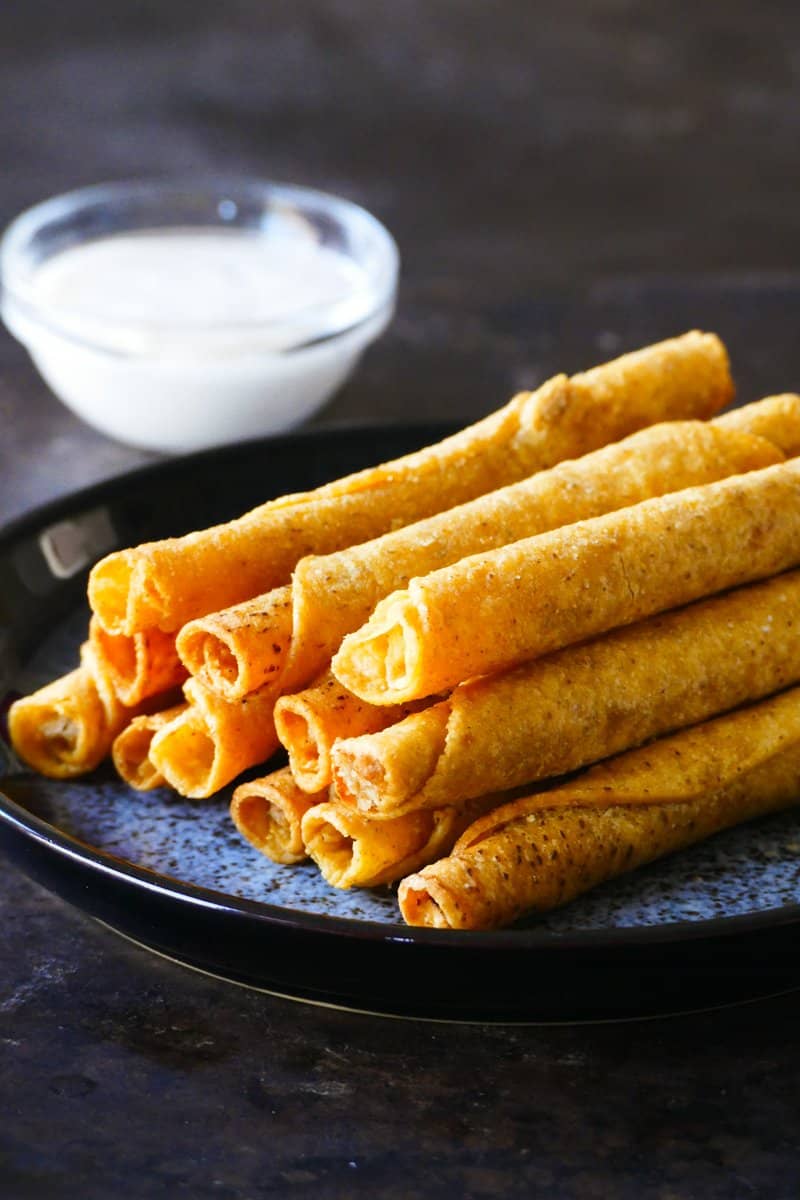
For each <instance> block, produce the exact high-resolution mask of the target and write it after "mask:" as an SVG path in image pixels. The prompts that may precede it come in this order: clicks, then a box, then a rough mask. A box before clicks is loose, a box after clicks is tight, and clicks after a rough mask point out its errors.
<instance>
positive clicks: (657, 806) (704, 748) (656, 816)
mask: <svg viewBox="0 0 800 1200" xmlns="http://www.w3.org/2000/svg"><path fill="white" fill-rule="evenodd" d="M798 800H800V689H798V688H793V689H792V690H791V691H789V692H785V693H783V694H781V695H779V696H777V697H775V698H773V699H770V700H764V701H762V702H761V703H759V704H757V705H755V706H753V707H751V708H746V709H740V710H738V711H737V712H735V713H732V714H729V715H727V716H724V717H719V718H717V719H716V720H714V721H709V722H707V723H705V724H703V725H697V726H694V727H693V728H691V729H687V730H683V731H682V732H680V733H677V734H674V735H672V736H671V737H668V738H664V739H662V740H661V741H657V742H653V743H652V744H651V745H649V746H645V747H642V748H641V749H638V750H632V751H629V752H627V753H626V754H623V755H620V756H619V757H618V758H614V759H610V760H609V761H608V762H605V763H601V764H599V765H598V766H596V767H593V768H592V769H591V770H590V771H588V772H587V773H586V774H585V775H584V776H582V777H581V778H579V779H577V780H576V781H575V782H573V783H568V784H566V785H564V786H562V787H558V788H555V789H553V790H551V791H546V792H540V793H538V794H534V795H531V796H529V797H527V798H524V799H519V800H515V801H512V802H511V803H509V804H507V805H503V806H501V807H499V808H497V809H496V810H495V811H494V812H492V813H490V814H489V815H488V816H485V817H482V818H479V820H478V821H477V822H475V823H474V824H473V825H472V826H470V827H469V828H468V829H467V830H466V832H465V833H464V834H462V836H461V837H460V839H459V840H458V842H457V843H456V845H455V848H454V850H453V853H452V854H451V855H450V856H449V857H447V858H442V859H440V860H439V861H438V862H436V863H432V864H431V865H429V866H427V867H425V868H423V870H421V871H420V872H418V873H414V874H412V875H410V876H408V877H407V878H406V879H404V880H403V881H402V882H401V884H400V887H399V890H398V900H399V903H400V911H401V913H402V915H403V918H404V920H405V921H406V922H407V923H408V924H409V925H423V926H430V927H433V928H445V929H493V928H498V927H500V926H503V925H508V924H511V923H512V922H513V921H515V920H517V919H518V918H519V917H520V916H522V915H523V914H525V913H530V914H535V913H540V912H546V911H547V910H549V909H552V908H555V907H557V906H559V905H562V904H566V903H567V902H568V901H569V900H572V899H574V897H576V896H578V895H580V894H581V893H582V892H585V891H588V890H589V889H590V888H593V887H595V886H597V885H598V884H601V883H603V882H604V881H605V880H608V879H612V878H614V877H615V876H617V875H620V874H622V873H623V872H626V871H631V870H634V869H635V868H636V867H639V866H642V865H643V864H644V863H648V862H651V861H653V860H654V859H657V858H660V857H662V856H663V855H665V854H671V853H673V852H674V851H676V850H681V849H683V848H684V847H687V846H691V845H693V844H694V843H695V842H699V841H702V840H703V839H705V838H708V837H710V836H712V835H713V834H715V833H718V832H719V831H721V830H723V829H727V828H729V827H730V826H732V825H737V824H740V823H741V822H744V821H750V820H752V819H754V818H756V817H761V816H765V815H766V814H768V813H772V812H775V811H778V810H780V809H783V808H786V807H789V806H791V805H795V804H797V803H798Z"/></svg>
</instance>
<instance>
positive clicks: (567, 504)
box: [178, 399, 800, 728]
mask: <svg viewBox="0 0 800 1200" xmlns="http://www.w3.org/2000/svg"><path fill="white" fill-rule="evenodd" d="M748 407H749V408H753V409H755V408H759V407H760V406H759V405H750V406H748ZM792 415H793V416H794V419H795V421H796V424H797V426H798V429H800V399H798V404H797V407H796V411H795V412H794V414H791V413H786V412H784V411H783V410H782V411H781V412H780V414H776V419H775V420H774V421H773V425H775V426H776V428H777V430H778V432H781V429H782V426H784V425H785V424H786V423H787V422H788V421H789V419H790V417H791V416H792ZM761 424H762V426H763V425H767V424H768V422H766V421H765V420H762V421H761ZM782 458H783V455H782V453H781V451H780V450H779V449H778V448H777V447H776V446H775V445H773V443H772V442H770V441H768V440H766V439H765V438H762V437H754V436H753V435H751V434H749V433H747V432H746V430H738V429H737V430H723V429H718V428H717V427H716V426H715V425H714V424H709V423H705V422H702V421H672V422H667V423H663V424H660V425H654V426H651V427H650V428H648V429H644V430H640V431H639V432H637V433H634V434H631V435H630V437H627V438H625V439H623V441H621V442H617V443H614V444H613V445H611V446H605V447H603V448H602V449H600V450H595V451H593V452H592V453H590V454H586V455H584V456H583V457H582V458H579V459H575V460H572V461H568V462H565V463H561V464H560V465H559V466H556V467H553V468H552V469H551V470H548V471H541V472H539V473H538V474H537V475H533V476H532V477H531V478H529V479H524V480H522V481H521V482H520V483H515V484H511V485H510V486H509V487H506V488H500V489H498V490H497V491H495V492H490V493H489V494H488V495H485V496H481V497H479V498H478V499H477V500H472V501H470V502H469V503H468V504H462V505H459V506H458V507H457V508H453V509H450V510H449V511H448V512H445V513H439V514H437V515H436V516H434V517H430V518H428V519H427V520H424V521H418V522H416V523H415V524H413V525H408V526H405V527H404V528H402V529H398V530H395V531H393V532H392V533H387V534H384V535H383V536H382V537H379V538H374V539H372V540H371V541H368V542H364V543H362V544H361V545H358V546H351V547H348V548H347V549H345V550H341V551H338V552H337V553H334V554H327V555H312V556H310V557H308V558H304V559H302V561H301V562H299V563H298V565H297V568H296V569H295V572H294V575H293V577H292V584H291V588H279V589H276V590H275V591H273V592H271V593H268V594H267V595H266V596H260V597H257V598H256V599H254V600H249V601H247V602H246V603H244V604H241V605H237V606H234V607H232V608H229V609H225V610H223V612H221V613H212V614H209V615H208V616H206V617H201V618H199V619H198V620H196V621H190V622H189V623H188V624H187V625H185V626H184V628H183V629H182V630H181V632H180V634H179V635H178V650H179V653H180V655H181V658H182V659H183V662H184V663H185V664H186V666H187V667H188V669H189V670H190V671H191V673H192V674H193V675H199V676H200V677H201V678H202V679H203V680H204V681H205V682H206V683H208V685H209V686H210V687H213V688H214V689H215V690H217V691H219V692H220V693H221V694H222V695H225V696H227V697H228V698H229V699H234V698H235V697H236V696H239V695H244V694H246V693H247V692H248V691H249V690H251V689H252V688H253V687H256V686H260V685H261V683H263V681H264V679H265V678H273V679H274V678H276V677H279V678H280V685H281V687H282V688H283V689H284V690H296V689H297V688H298V687H302V686H303V685H304V684H305V683H306V682H307V681H308V680H309V679H311V678H313V676H314V674H315V673H316V672H317V671H319V670H321V669H322V667H323V666H324V664H325V663H327V662H328V661H329V660H330V658H331V656H332V655H333V654H334V653H335V652H336V650H337V649H338V647H339V644H340V642H341V640H342V638H343V637H344V636H345V634H347V633H350V632H352V631H353V630H356V629H358V627H359V626H360V625H362V624H363V623H364V622H365V621H366V620H367V619H368V617H369V615H370V613H371V612H372V609H373V608H374V606H375V605H376V604H377V602H378V601H379V600H380V599H382V598H383V597H384V596H386V595H388V593H390V592H391V591H393V590H395V589H396V588H401V587H404V586H405V585H406V584H407V583H408V582H409V580H410V579H411V578H412V577H413V576H415V575H424V574H426V573H427V572H429V571H433V570H435V569H437V568H440V567H442V566H445V565H448V564H451V563H454V562H457V561H458V560H459V559H461V558H464V557H466V556H467V555H470V554H476V553H479V552H483V551H486V550H489V549H492V548H496V547H498V546H503V545H506V544H508V543H509V542H514V541H516V540H518V539H519V538H523V537H530V536H531V535H533V534H535V533H541V532H543V531H546V530H550V529H555V528H558V527H559V526H561V525H567V524H570V523H572V522H574V521H577V520H581V519H584V518H586V517H590V516H595V515H598V514H600V513H605V512H610V511H612V510H615V509H618V508H623V507H625V506H627V505H629V504H634V503H636V502H637V501H639V500H643V499H645V498H647V497H649V496H658V495H662V494H664V493H665V492H670V491H677V490H680V489H681V488H685V487H689V486H690V485H692V484H700V483H709V482H711V481H712V480H716V479H721V478H724V477H726V476H728V475H736V474H740V473H742V472H745V471H751V470H755V469H757V468H759V467H765V466H768V465H770V464H772V463H777V462H780V461H781V460H782ZM376 728H378V726H377V725H376Z"/></svg>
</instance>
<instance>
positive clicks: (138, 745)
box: [111, 704, 187, 792]
mask: <svg viewBox="0 0 800 1200" xmlns="http://www.w3.org/2000/svg"><path fill="white" fill-rule="evenodd" d="M186 708H187V705H186V704H175V705H172V706H171V707H170V708H165V709H161V710H160V711H158V712H154V713H144V714H142V715H141V716H139V717H134V718H133V720H132V721H131V722H129V724H128V725H126V726H125V728H124V729H123V730H122V732H121V733H118V734H117V736H116V737H115V738H114V741H113V744H112V746H111V758H112V760H113V763H114V766H115V767H116V769H117V774H118V775H119V776H120V778H121V779H123V780H124V781H125V783H127V784H129V785H130V786H131V787H133V788H136V790H137V791H139V792H149V791H152V789H153V788H157V787H163V785H164V784H165V783H166V779H165V778H164V776H163V775H162V774H161V772H160V771H159V770H158V768H157V767H156V766H155V764H154V763H153V761H152V759H151V758H150V746H151V745H152V742H153V738H154V737H155V735H156V734H157V733H158V732H159V730H161V729H163V728H164V726H165V725H168V724H169V723H170V721H174V720H175V719H176V718H177V717H179V716H180V715H181V714H182V713H183V712H185V711H186Z"/></svg>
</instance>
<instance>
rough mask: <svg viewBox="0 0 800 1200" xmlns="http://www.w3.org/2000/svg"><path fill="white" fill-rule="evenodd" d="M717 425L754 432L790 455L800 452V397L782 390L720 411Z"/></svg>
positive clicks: (721, 427) (725, 428)
mask: <svg viewBox="0 0 800 1200" xmlns="http://www.w3.org/2000/svg"><path fill="white" fill-rule="evenodd" d="M714 424H715V425H716V426H717V427H718V428H719V429H724V430H726V431H727V432H729V433H730V432H734V431H737V432H740V433H752V434H755V435H756V436H757V437H763V438H766V439H767V440H768V441H770V442H772V443H773V444H774V445H776V446H777V447H778V449H779V450H781V451H783V453H784V454H785V455H786V457H787V458H796V457H797V455H798V454H800V396H798V395H797V394H796V393H795V392H783V393H781V394H780V395H778V396H767V397H766V399H764V400H758V401H756V403H755V404H745V405H743V406H742V407H740V408H733V409H731V410H730V412H725V413H721V414H720V416H718V417H715V418H714Z"/></svg>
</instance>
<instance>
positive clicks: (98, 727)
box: [8, 641, 142, 779]
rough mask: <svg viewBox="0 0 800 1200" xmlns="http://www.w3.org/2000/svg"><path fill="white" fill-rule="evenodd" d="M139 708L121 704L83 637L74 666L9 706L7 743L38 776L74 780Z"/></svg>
mask: <svg viewBox="0 0 800 1200" xmlns="http://www.w3.org/2000/svg"><path fill="white" fill-rule="evenodd" d="M141 707H142V706H141V705H139V706H138V707H135V708H129V707H127V706H126V705H124V704H122V702H121V701H120V700H119V699H118V697H117V695H116V692H115V691H114V688H113V686H112V685H111V682H110V680H109V677H108V674H107V673H106V671H105V669H104V665H103V664H102V663H101V662H99V661H98V659H97V656H96V654H95V650H94V647H93V646H92V644H91V642H88V641H87V642H84V644H83V645H82V646H81V652H80V665H79V666H78V667H76V668H75V670H73V671H70V672H68V674H66V675H62V676H61V677H60V678H58V679H55V680H53V681H52V682H51V683H48V684H46V685H45V686H44V687H42V688H39V690H38V691H36V692H33V693H32V694H31V695H30V696H23V697H22V698H21V699H19V700H16V701H15V702H14V703H13V704H12V705H11V708H10V709H9V713H8V729H9V734H10V736H11V744H12V746H13V747H14V750H15V751H16V753H17V754H18V755H19V757H20V758H21V759H23V761H24V762H26V763H28V764H29V766H31V767H33V768H34V769H35V770H36V771H39V772H41V774H42V775H48V776H49V777H50V778H51V779H72V778H74V777H75V776H77V775H83V774H85V773H86V772H87V771H93V770H94V769H95V767H97V766H99V765H100V763H101V762H102V761H103V759H104V758H105V757H106V755H107V754H108V753H109V751H110V750H111V744H112V742H113V740H114V738H115V737H116V736H117V734H118V733H119V732H120V730H121V729H123V728H124V726H125V725H126V724H127V723H128V722H129V721H130V720H131V719H132V718H133V717H134V716H136V715H137V713H139V712H140V711H141Z"/></svg>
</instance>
